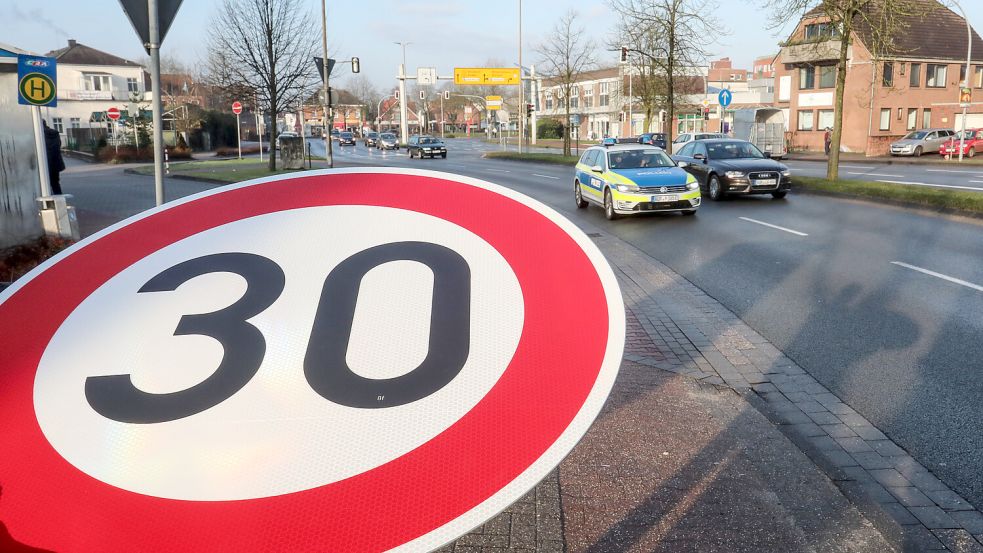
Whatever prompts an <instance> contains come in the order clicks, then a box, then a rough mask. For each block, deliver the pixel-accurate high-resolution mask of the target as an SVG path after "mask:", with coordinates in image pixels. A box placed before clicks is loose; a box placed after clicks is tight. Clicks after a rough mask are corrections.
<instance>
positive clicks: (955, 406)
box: [335, 141, 983, 506]
mask: <svg viewBox="0 0 983 553" xmlns="http://www.w3.org/2000/svg"><path fill="white" fill-rule="evenodd" d="M450 148H451V149H450V153H449V156H448V159H446V160H443V159H434V160H430V159H425V160H409V159H408V158H406V156H405V154H402V153H398V154H397V153H393V152H388V153H386V154H384V155H381V154H379V153H378V152H377V151H375V150H366V149H365V148H364V147H362V146H357V147H355V148H350V147H349V148H344V149H341V150H338V149H336V150H335V155H336V160H337V161H338V162H339V163H345V162H354V163H360V164H365V163H371V164H379V165H389V166H399V167H416V168H424V169H434V170H443V171H448V172H453V173H460V174H464V175H468V176H473V177H478V178H483V179H485V180H489V181H492V182H496V183H498V184H502V185H505V186H509V187H511V188H513V189H515V190H518V191H521V192H523V193H525V194H528V195H530V196H532V197H535V198H537V199H538V200H540V201H542V202H544V203H546V204H548V205H550V206H551V207H553V208H554V209H557V210H558V211H560V212H561V213H563V214H564V215H566V216H567V217H569V218H570V219H571V220H572V221H574V222H575V223H577V224H578V225H580V226H582V227H584V228H585V230H591V231H596V230H598V229H599V230H600V231H601V232H605V233H608V234H611V235H615V236H617V237H619V238H621V239H623V240H625V241H627V242H628V243H630V244H632V245H633V246H635V247H637V248H639V249H640V250H643V251H644V252H646V253H647V254H649V255H651V256H652V257H654V258H656V259H658V260H659V261H661V262H663V263H665V264H666V265H668V266H670V267H671V268H672V269H674V270H675V271H677V272H678V273H680V274H681V275H683V276H684V277H686V278H687V279H689V280H690V281H691V282H693V283H694V284H695V285H697V286H698V287H700V288H702V289H703V290H705V291H706V292H707V293H709V294H710V295H711V296H713V297H714V298H716V299H717V300H719V301H721V302H722V303H723V304H724V305H726V306H727V307H728V308H729V309H731V310H732V311H733V312H734V313H736V314H737V315H739V316H740V317H741V318H742V319H743V320H744V321H746V322H747V323H748V324H749V325H750V326H752V327H753V328H754V329H755V330H757V331H758V332H760V333H761V334H762V335H764V336H765V337H766V338H768V339H769V340H770V341H772V343H774V344H775V345H776V346H777V347H779V348H780V349H782V350H783V351H784V352H785V353H786V354H788V355H789V356H790V357H792V358H793V359H794V360H795V361H796V362H798V363H799V364H800V365H801V366H803V367H804V368H805V369H806V370H808V371H809V372H810V373H811V374H812V375H813V376H814V377H816V379H817V380H819V381H821V382H822V383H823V384H824V385H826V386H827V387H828V388H830V389H831V390H832V391H834V392H835V393H836V394H837V395H839V396H840V397H841V398H842V399H843V400H844V401H845V402H847V403H848V404H850V406H852V407H853V408H854V409H856V410H857V411H859V412H860V413H862V414H863V415H864V416H865V417H867V418H868V419H869V420H871V421H872V422H873V423H874V424H876V425H877V426H878V427H879V428H880V429H881V430H882V431H884V432H885V433H886V434H888V435H889V436H890V437H891V438H892V439H894V440H895V441H896V442H897V443H898V444H899V445H901V446H902V447H904V448H905V449H907V450H908V451H909V453H911V454H912V455H913V456H914V457H915V458H916V459H918V460H919V461H921V462H922V463H923V464H925V465H926V466H928V467H930V468H931V469H932V470H933V471H934V472H935V473H936V474H937V475H939V476H940V477H941V478H942V479H943V480H945V481H946V483H947V484H949V485H950V486H951V487H953V488H954V489H955V490H956V491H958V492H959V493H961V494H962V495H963V496H964V497H966V498H968V499H969V500H970V501H972V502H973V503H974V504H975V505H976V506H983V472H981V471H980V470H979V468H978V467H980V466H983V430H981V429H983V424H981V423H983V401H980V398H981V397H983V378H981V373H983V340H981V337H983V316H981V315H980V314H981V313H983V263H981V259H983V225H981V224H979V223H977V222H971V221H966V220H958V219H953V218H944V217H939V216H933V215H927V214H922V213H919V212H915V211H912V210H905V209H899V208H894V207H887V206H883V207H882V206H877V205H874V204H870V203H862V202H853V201H848V200H842V199H835V198H826V197H821V196H810V195H797V194H795V193H794V192H793V193H792V194H791V195H790V196H789V198H788V199H786V200H784V201H776V200H772V199H771V198H770V197H762V198H741V199H734V200H730V201H725V202H720V203H712V202H708V203H706V204H704V206H703V207H702V208H701V209H700V211H699V213H698V215H697V216H696V217H687V218H684V217H681V216H676V215H669V216H667V215H655V216H644V217H635V218H628V219H622V220H619V221H614V222H608V221H606V220H605V219H604V217H603V213H602V211H601V210H600V209H599V208H596V207H593V206H592V207H590V208H588V209H586V210H578V209H576V208H575V207H574V203H573V184H572V177H571V170H570V168H569V167H560V166H550V165H540V164H530V163H521V162H507V161H501V160H488V159H481V157H480V154H481V153H482V152H483V151H486V150H490V149H494V146H493V145H488V144H483V143H479V142H464V141H452V142H451V144H450ZM811 165H812V166H814V167H820V164H817V163H813V164H811ZM848 165H850V164H848ZM792 166H793V168H795V169H796V170H798V171H801V172H804V171H802V170H801V167H800V166H805V164H804V163H801V162H798V163H793V164H792ZM845 169H850V168H849V167H845ZM856 169H857V171H861V170H866V169H860V168H859V167H857V168H856ZM933 169H934V168H932V167H927V168H922V167H918V168H910V167H909V166H904V167H902V168H897V167H893V168H891V169H890V170H891V171H896V172H898V174H900V173H901V172H907V173H906V175H907V176H905V177H904V178H905V179H914V178H927V176H931V177H932V178H934V179H936V180H939V181H941V180H942V179H943V178H948V179H953V178H954V177H946V176H941V177H940V176H936V173H930V172H929V171H933ZM870 171H874V169H870ZM892 174H893V173H892ZM916 175H917V177H916ZM939 175H945V174H942V173H939ZM872 176H876V175H872ZM960 178H961V177H960ZM980 180H983V170H981V173H980ZM762 223H764V224H762ZM765 224H767V225H775V226H778V227H782V228H774V227H771V226H766V225H765ZM931 273H935V274H934V275H933V274H931ZM947 279H948V280H947Z"/></svg>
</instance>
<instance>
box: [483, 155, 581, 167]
mask: <svg viewBox="0 0 983 553" xmlns="http://www.w3.org/2000/svg"><path fill="white" fill-rule="evenodd" d="M484 157H486V158H490V159H507V160H510V161H531V162H534V163H552V164H554V165H576V164H577V160H578V159H580V158H579V157H578V156H565V155H563V154H545V153H528V154H526V153H523V154H520V153H519V152H488V153H487V154H485V156H484Z"/></svg>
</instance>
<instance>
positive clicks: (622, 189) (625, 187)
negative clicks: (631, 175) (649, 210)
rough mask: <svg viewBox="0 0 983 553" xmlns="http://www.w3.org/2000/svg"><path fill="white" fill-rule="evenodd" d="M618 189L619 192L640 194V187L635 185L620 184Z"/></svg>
mask: <svg viewBox="0 0 983 553" xmlns="http://www.w3.org/2000/svg"><path fill="white" fill-rule="evenodd" d="M617 188H618V192H638V187H637V186H635V185H634V184H619V185H617Z"/></svg>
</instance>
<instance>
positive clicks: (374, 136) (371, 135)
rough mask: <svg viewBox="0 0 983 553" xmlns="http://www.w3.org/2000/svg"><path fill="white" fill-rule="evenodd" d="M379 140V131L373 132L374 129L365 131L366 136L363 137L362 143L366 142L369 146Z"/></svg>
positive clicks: (366, 145)
mask: <svg viewBox="0 0 983 553" xmlns="http://www.w3.org/2000/svg"><path fill="white" fill-rule="evenodd" d="M378 141H379V133H377V132H372V131H369V132H367V133H365V138H364V139H362V143H363V144H365V147H366V148H368V147H369V146H375V144H376V142H378Z"/></svg>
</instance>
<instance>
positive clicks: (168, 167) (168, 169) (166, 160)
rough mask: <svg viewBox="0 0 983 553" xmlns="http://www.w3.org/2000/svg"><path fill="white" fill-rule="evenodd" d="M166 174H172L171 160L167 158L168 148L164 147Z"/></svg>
mask: <svg viewBox="0 0 983 553" xmlns="http://www.w3.org/2000/svg"><path fill="white" fill-rule="evenodd" d="M164 174H165V175H170V174H171V162H170V160H168V158H167V148H164Z"/></svg>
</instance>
